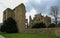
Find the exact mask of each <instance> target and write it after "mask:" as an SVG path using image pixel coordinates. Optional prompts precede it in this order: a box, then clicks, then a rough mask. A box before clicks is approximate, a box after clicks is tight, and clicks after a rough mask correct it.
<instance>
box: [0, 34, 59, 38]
mask: <svg viewBox="0 0 60 38" xmlns="http://www.w3.org/2000/svg"><path fill="white" fill-rule="evenodd" d="M0 35H3V36H4V37H6V38H60V37H59V36H47V35H40V34H19V33H15V34H5V33H0Z"/></svg>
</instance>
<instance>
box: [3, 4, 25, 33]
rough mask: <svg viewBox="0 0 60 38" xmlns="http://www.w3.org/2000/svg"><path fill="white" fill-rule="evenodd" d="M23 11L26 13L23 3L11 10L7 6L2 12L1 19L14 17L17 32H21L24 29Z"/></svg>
mask: <svg viewBox="0 0 60 38" xmlns="http://www.w3.org/2000/svg"><path fill="white" fill-rule="evenodd" d="M25 13H26V10H25V5H24V4H23V3H21V4H20V5H18V6H17V7H16V8H14V9H13V10H11V9H10V8H7V9H6V10H5V11H4V13H3V21H4V20H6V19H8V18H9V17H12V18H14V20H15V21H16V23H17V27H18V32H19V33H23V32H24V31H25V21H26V19H25V17H26V16H25Z"/></svg>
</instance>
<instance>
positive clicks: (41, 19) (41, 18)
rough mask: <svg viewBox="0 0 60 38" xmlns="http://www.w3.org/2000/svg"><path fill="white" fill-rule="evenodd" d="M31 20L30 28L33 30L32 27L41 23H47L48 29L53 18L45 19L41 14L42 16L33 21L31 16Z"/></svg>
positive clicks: (46, 17)
mask: <svg viewBox="0 0 60 38" xmlns="http://www.w3.org/2000/svg"><path fill="white" fill-rule="evenodd" d="M29 19H30V20H29V26H30V28H32V26H33V25H34V24H36V23H41V22H43V23H45V25H46V27H48V26H49V24H51V18H50V17H48V16H45V17H44V16H43V15H41V13H40V14H36V15H35V17H34V18H33V19H31V16H30V17H29Z"/></svg>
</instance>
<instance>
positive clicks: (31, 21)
mask: <svg viewBox="0 0 60 38" xmlns="http://www.w3.org/2000/svg"><path fill="white" fill-rule="evenodd" d="M32 25H33V20H32V18H31V16H29V28H32Z"/></svg>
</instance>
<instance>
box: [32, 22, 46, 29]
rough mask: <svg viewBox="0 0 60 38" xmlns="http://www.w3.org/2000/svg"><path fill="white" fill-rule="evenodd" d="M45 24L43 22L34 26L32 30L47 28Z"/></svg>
mask: <svg viewBox="0 0 60 38" xmlns="http://www.w3.org/2000/svg"><path fill="white" fill-rule="evenodd" d="M45 27H46V26H45V24H44V23H43V22H41V23H36V24H34V25H33V26H32V28H45Z"/></svg>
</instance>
